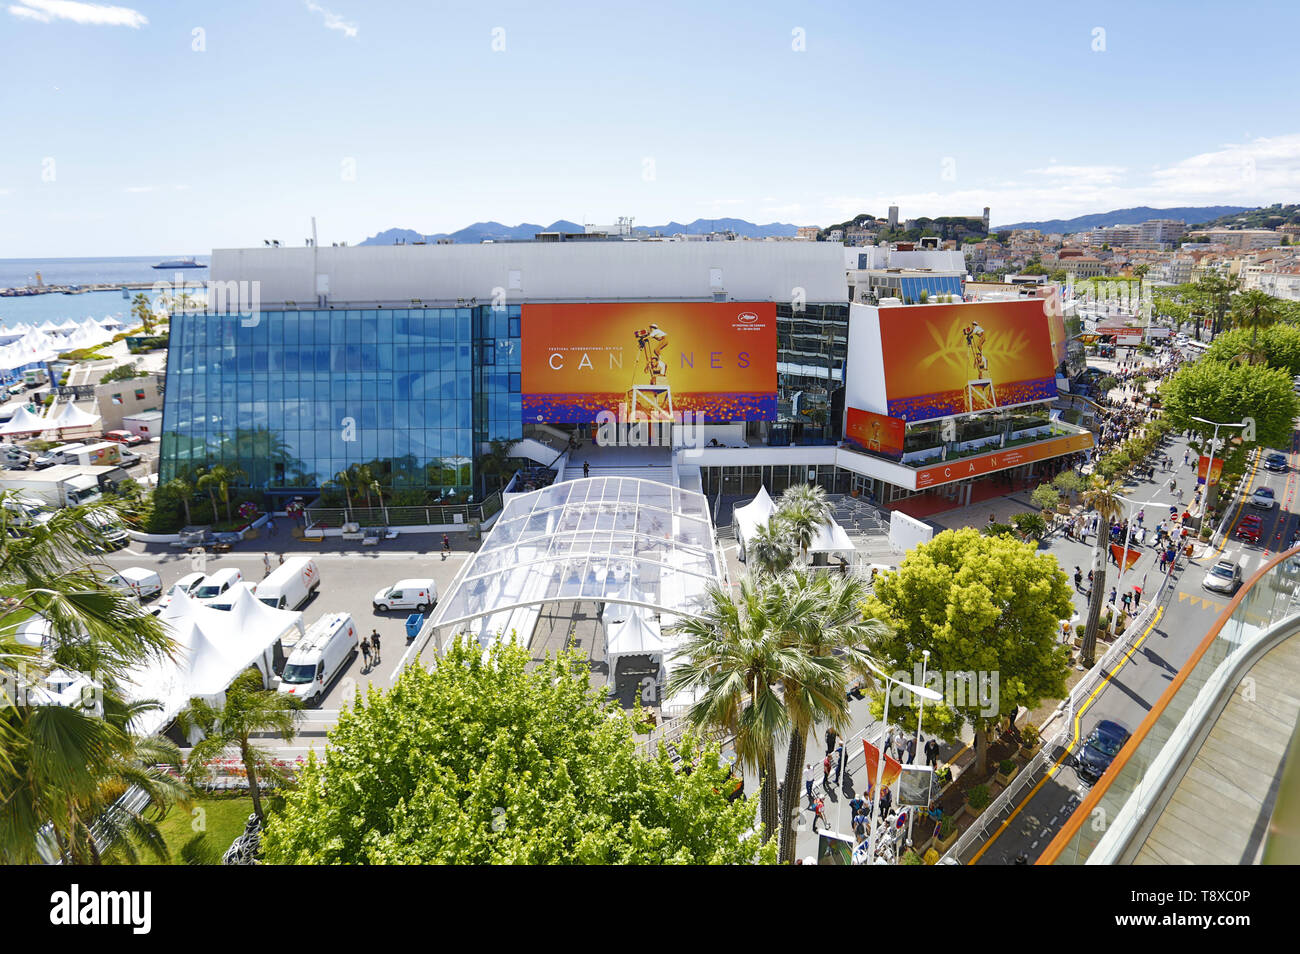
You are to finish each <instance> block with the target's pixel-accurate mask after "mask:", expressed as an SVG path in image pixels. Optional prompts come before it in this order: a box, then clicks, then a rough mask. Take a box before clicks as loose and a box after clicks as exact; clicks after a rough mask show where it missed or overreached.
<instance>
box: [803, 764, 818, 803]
mask: <svg viewBox="0 0 1300 954" xmlns="http://www.w3.org/2000/svg"><path fill="white" fill-rule="evenodd" d="M815 781H817V773H816V772H814V771H813V767H812V763H811V762H809V763H808V764H807V765H805V766H804V767H803V788H804V791H805V792H807V793H808V807H809V808H811V807H812V805H813V790H812V787H813V782H815Z"/></svg>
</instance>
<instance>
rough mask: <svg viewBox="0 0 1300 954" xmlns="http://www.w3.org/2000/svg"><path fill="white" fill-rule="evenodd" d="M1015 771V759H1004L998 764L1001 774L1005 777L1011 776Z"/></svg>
mask: <svg viewBox="0 0 1300 954" xmlns="http://www.w3.org/2000/svg"><path fill="white" fill-rule="evenodd" d="M1015 770H1016V761H1015V759H1003V760H1002V761H1001V762H999V763H998V771H999V772H1001V773H1002V774H1003V775H1010V774H1011V773H1012V772H1014V771H1015Z"/></svg>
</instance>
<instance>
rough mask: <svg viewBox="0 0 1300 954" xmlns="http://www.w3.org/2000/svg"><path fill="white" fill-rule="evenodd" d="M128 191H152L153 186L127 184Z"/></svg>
mask: <svg viewBox="0 0 1300 954" xmlns="http://www.w3.org/2000/svg"><path fill="white" fill-rule="evenodd" d="M126 191H127V192H152V191H153V186H127V187H126Z"/></svg>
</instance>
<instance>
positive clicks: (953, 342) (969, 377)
mask: <svg viewBox="0 0 1300 954" xmlns="http://www.w3.org/2000/svg"><path fill="white" fill-rule="evenodd" d="M879 316H880V350H881V357H882V361H883V364H884V369H885V394H886V410H887V411H888V413H889V415H890V416H891V417H899V418H902V419H903V420H905V421H908V422H909V423H910V422H915V421H929V420H934V419H935V418H940V417H952V416H954V415H960V414H973V413H975V412H977V411H988V410H994V409H996V408H1006V407H1014V406H1016V405H1020V404H1029V403H1033V402H1036V401H1050V400H1053V399H1054V398H1055V397H1056V364H1057V362H1056V361H1055V355H1054V353H1053V351H1052V329H1051V323H1050V321H1049V319H1048V316H1047V314H1046V313H1045V311H1044V308H1043V301H1042V300H1041V299H1037V298H1025V299H1021V300H1018V301H990V302H971V303H964V304H956V305H925V306H924V307H905V306H896V307H888V308H881V309H880V311H879Z"/></svg>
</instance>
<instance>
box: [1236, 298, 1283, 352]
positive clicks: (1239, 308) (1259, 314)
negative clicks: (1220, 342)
mask: <svg viewBox="0 0 1300 954" xmlns="http://www.w3.org/2000/svg"><path fill="white" fill-rule="evenodd" d="M1275 300H1276V299H1274V298H1273V296H1272V295H1266V294H1265V293H1264V292H1262V291H1259V290H1258V289H1252V290H1251V291H1248V292H1242V293H1241V294H1240V295H1234V296H1233V299H1232V324H1233V326H1234V327H1236V328H1240V329H1243V330H1245V331H1249V332H1250V349H1249V350H1248V351H1247V352H1246V354H1245V355H1244V357H1245V359H1246V363H1247V364H1255V363H1257V362H1263V361H1264V360H1265V356H1264V354H1263V353H1262V352H1261V351H1260V350H1259V333H1260V331H1261V330H1262V329H1265V328H1268V327H1270V326H1271V325H1272V324H1273V323H1274V322H1275V321H1277V309H1276V308H1275V307H1274V304H1273V303H1274V301H1275Z"/></svg>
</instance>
